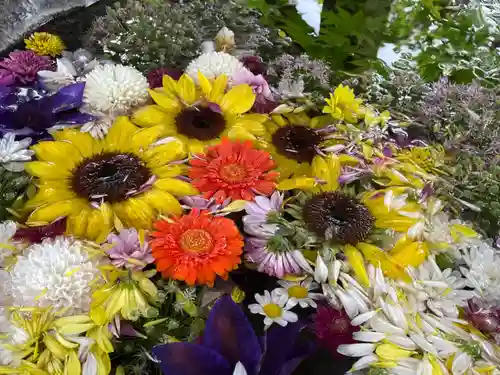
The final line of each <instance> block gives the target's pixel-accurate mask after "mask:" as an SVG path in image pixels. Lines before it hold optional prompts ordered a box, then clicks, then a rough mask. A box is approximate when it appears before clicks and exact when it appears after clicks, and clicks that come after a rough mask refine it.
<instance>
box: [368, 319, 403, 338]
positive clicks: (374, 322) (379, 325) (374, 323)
mask: <svg viewBox="0 0 500 375" xmlns="http://www.w3.org/2000/svg"><path fill="white" fill-rule="evenodd" d="M370 325H371V327H372V328H373V329H374V330H375V331H377V332H384V333H392V334H394V335H400V336H405V335H406V332H405V330H404V329H402V328H399V327H396V326H395V325H392V324H391V323H389V322H388V321H387V320H386V319H384V318H382V317H380V315H376V316H374V317H373V318H371V319H370Z"/></svg>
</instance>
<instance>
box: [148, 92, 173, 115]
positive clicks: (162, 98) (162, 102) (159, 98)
mask: <svg viewBox="0 0 500 375" xmlns="http://www.w3.org/2000/svg"><path fill="white" fill-rule="evenodd" d="M149 95H151V98H153V100H154V101H155V103H156V104H158V105H159V106H160V107H162V108H163V109H165V110H166V111H168V112H177V111H179V110H180V108H181V104H180V103H179V101H178V100H177V99H173V98H171V97H169V96H168V95H166V94H165V93H161V92H157V91H154V90H149Z"/></svg>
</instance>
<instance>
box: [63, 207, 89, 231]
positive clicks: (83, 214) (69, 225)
mask: <svg viewBox="0 0 500 375" xmlns="http://www.w3.org/2000/svg"><path fill="white" fill-rule="evenodd" d="M91 212H92V210H91V209H89V208H83V209H81V210H80V211H78V212H73V213H72V214H71V215H70V216H69V217H68V220H67V222H66V233H67V234H71V235H73V236H75V237H80V238H81V237H84V236H85V234H86V233H87V223H88V220H89V217H90V214H91Z"/></svg>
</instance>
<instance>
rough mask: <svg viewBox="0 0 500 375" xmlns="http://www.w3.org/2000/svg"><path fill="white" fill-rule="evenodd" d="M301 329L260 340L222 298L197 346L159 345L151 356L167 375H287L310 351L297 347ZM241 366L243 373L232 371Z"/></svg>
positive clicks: (237, 310) (290, 328)
mask: <svg viewBox="0 0 500 375" xmlns="http://www.w3.org/2000/svg"><path fill="white" fill-rule="evenodd" d="M302 328H303V327H302V325H301V324H300V323H296V324H288V325H287V326H286V327H275V328H273V329H270V330H269V331H268V332H267V334H266V336H265V337H264V338H263V339H260V338H259V337H257V335H256V334H255V332H254V330H253V327H252V325H251V324H250V322H249V321H248V319H247V318H246V316H245V314H244V313H243V311H241V308H240V306H239V305H237V304H236V303H234V302H233V301H232V300H231V298H230V297H229V296H223V297H221V298H220V299H219V300H218V301H217V302H216V303H215V305H214V307H213V308H212V310H211V311H210V315H209V316H208V319H207V323H206V326H205V331H204V334H203V337H202V338H201V340H200V343H199V344H195V343H187V342H176V343H171V344H166V345H159V346H156V347H155V348H153V354H154V356H155V357H156V358H157V359H158V360H159V361H160V367H161V369H162V370H163V372H164V373H165V374H168V375H181V374H182V375H197V374H205V375H232V374H234V373H246V374H248V375H290V374H291V373H292V372H293V371H294V370H295V369H296V368H297V366H298V365H299V364H300V362H301V361H302V360H303V359H304V358H305V357H306V356H307V355H309V354H310V352H311V349H312V347H311V346H307V347H300V348H299V347H298V338H299V334H300V332H301V330H302ZM261 342H262V344H263V345H262V346H261ZM263 348H265V349H263ZM241 367H244V372H243V371H242V372H235V371H234V370H235V368H236V369H238V368H239V369H240V371H241V370H242V369H241Z"/></svg>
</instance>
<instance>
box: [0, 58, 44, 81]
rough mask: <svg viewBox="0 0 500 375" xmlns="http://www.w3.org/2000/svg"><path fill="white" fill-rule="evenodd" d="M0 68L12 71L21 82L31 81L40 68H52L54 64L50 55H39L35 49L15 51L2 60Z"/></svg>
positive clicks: (34, 78)
mask: <svg viewBox="0 0 500 375" xmlns="http://www.w3.org/2000/svg"><path fill="white" fill-rule="evenodd" d="M0 68H3V69H5V70H8V71H10V72H12V73H13V74H14V75H15V77H16V80H17V81H19V82H20V83H30V82H33V81H35V80H36V74H37V73H38V72H39V71H40V70H51V69H52V68H53V64H52V60H51V59H50V57H47V56H38V55H37V54H36V53H34V52H33V51H14V52H11V53H10V54H9V57H7V58H5V59H3V60H2V61H0Z"/></svg>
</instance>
